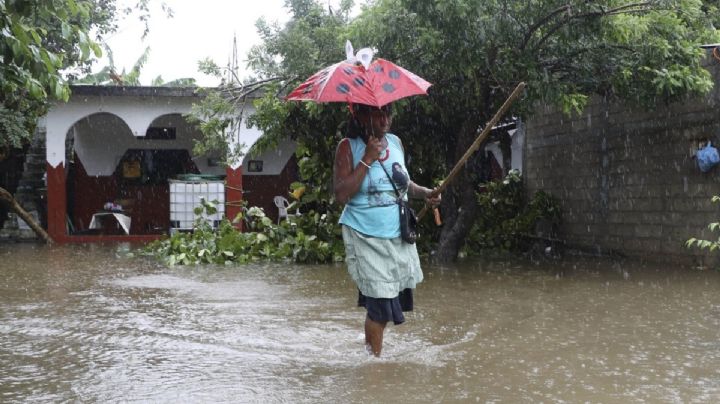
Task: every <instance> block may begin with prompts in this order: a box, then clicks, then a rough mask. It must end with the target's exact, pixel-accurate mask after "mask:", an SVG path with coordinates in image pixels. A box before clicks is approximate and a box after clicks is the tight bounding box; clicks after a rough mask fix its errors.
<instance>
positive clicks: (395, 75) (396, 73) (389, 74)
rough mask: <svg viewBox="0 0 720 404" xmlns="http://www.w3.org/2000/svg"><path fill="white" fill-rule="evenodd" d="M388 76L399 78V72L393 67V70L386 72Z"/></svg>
mask: <svg viewBox="0 0 720 404" xmlns="http://www.w3.org/2000/svg"><path fill="white" fill-rule="evenodd" d="M388 76H390V78H391V79H395V80H397V79H399V78H400V72H399V71H397V70H395V69H393V70H390V72H389V73H388Z"/></svg>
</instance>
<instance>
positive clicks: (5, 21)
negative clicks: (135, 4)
mask: <svg viewBox="0 0 720 404" xmlns="http://www.w3.org/2000/svg"><path fill="white" fill-rule="evenodd" d="M113 15H114V8H112V7H109V5H108V2H107V1H104V0H96V1H83V0H51V1H45V2H33V1H0V31H2V34H1V35H0V55H2V60H3V63H2V64H0V133H1V134H2V136H1V137H0V147H21V146H22V145H23V143H24V142H25V141H27V139H28V138H29V137H30V136H31V134H32V130H33V128H34V126H35V122H36V120H37V117H38V116H40V115H41V114H42V113H43V112H44V111H45V107H46V102H47V100H48V99H49V98H54V99H59V100H67V98H68V97H69V95H70V91H69V89H68V86H67V84H66V82H65V80H64V78H63V77H62V73H61V71H62V69H65V68H67V67H71V66H75V65H78V64H82V63H83V62H85V61H88V60H89V59H90V57H91V54H94V55H96V56H99V55H100V54H101V51H100V48H99V47H98V45H97V44H96V43H95V42H94V41H93V40H92V39H91V38H90V36H89V34H88V32H89V31H90V29H91V28H93V27H98V29H99V31H101V32H104V31H106V30H108V29H110V24H111V22H112V18H113Z"/></svg>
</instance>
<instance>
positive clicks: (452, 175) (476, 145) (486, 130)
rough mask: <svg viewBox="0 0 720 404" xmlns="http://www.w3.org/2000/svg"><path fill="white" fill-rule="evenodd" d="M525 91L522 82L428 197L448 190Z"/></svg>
mask: <svg viewBox="0 0 720 404" xmlns="http://www.w3.org/2000/svg"><path fill="white" fill-rule="evenodd" d="M523 89H525V83H524V82H520V84H518V85H517V87H515V90H513V92H512V93H511V94H510V96H509V97H508V98H507V100H505V103H503V105H502V106H501V107H500V109H499V110H498V111H497V112H496V113H495V115H494V116H493V117H492V119H491V120H490V122H488V123H487V125H485V128H483V130H482V132H480V135H478V137H477V138H476V139H475V141H474V142H473V143H472V144H471V145H470V147H469V148H468V149H467V151H465V154H464V155H463V156H462V158H460V160H459V161H458V162H457V163H456V164H455V167H453V169H452V170H451V171H450V174H448V175H447V177H445V179H444V180H443V182H442V183H441V184H440V186H439V187H437V188H435V190H433V192H432V193H431V194H430V195H429V196H428V197H429V198H432V197H434V196H436V195H438V194H440V193H442V192H443V191H444V190H445V188H447V186H448V184H449V183H450V181H452V180H453V179H455V177H456V176H457V175H458V173H459V172H460V171H461V170H462V169H463V167H464V166H465V163H466V162H467V161H468V159H469V158H470V157H471V156H472V155H473V154H474V153H475V152H476V151H477V149H479V148H480V145H481V144H482V142H484V141H485V139H486V138H487V137H488V136H489V135H490V131H491V130H492V128H494V127H495V125H497V123H498V121H500V118H502V117H503V115H505V113H506V112H507V110H508V109H510V105H512V103H513V102H514V101H515V99H516V98H517V97H518V96H520V93H521V92H522V91H523ZM429 206H430V205H429V204H427V203H426V204H425V206H423V208H422V210H421V211H420V213H418V220H420V219H422V217H423V216H425V213H427V210H428V207H429Z"/></svg>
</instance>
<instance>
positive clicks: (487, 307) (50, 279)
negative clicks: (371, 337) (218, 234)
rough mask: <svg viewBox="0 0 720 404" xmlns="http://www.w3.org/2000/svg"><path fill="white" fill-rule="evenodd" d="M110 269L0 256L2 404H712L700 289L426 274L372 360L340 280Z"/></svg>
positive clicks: (595, 278)
mask: <svg viewBox="0 0 720 404" xmlns="http://www.w3.org/2000/svg"><path fill="white" fill-rule="evenodd" d="M122 255H123V254H118V247H102V246H83V247H80V246H72V247H54V248H47V247H40V246H33V245H15V244H5V245H0V402H38V401H41V402H42V401H45V402H58V401H90V402H96V401H100V402H106V401H164V402H167V401H195V402H203V401H213V402H278V401H280V402H282V401H288V402H458V401H469V402H474V401H479V402H528V401H531V402H536V401H571V402H580V401H591V402H627V401H649V402H658V401H659V402H692V401H696V402H714V401H717V400H718V399H720V366H718V364H720V342H718V341H719V339H718V337H719V335H718V334H719V331H718V330H719V329H720V328H719V326H720V293H718V290H719V289H720V288H718V286H719V285H720V275H719V274H718V273H717V272H714V271H705V272H698V271H691V270H684V271H681V270H675V269H673V268H652V267H641V266H639V265H636V264H628V263H624V264H621V263H617V262H608V261H597V260H596V261H578V260H575V261H568V262H564V263H562V264H558V263H554V264H552V266H551V265H549V264H548V265H547V266H536V265H532V264H526V263H523V262H521V261H517V262H490V261H473V262H463V263H460V264H456V265H447V266H426V268H425V272H426V281H425V283H423V284H422V285H421V286H420V287H419V288H418V290H417V291H416V311H415V312H414V313H412V314H409V315H408V322H407V323H405V324H403V325H401V326H398V327H393V326H390V327H389V328H388V332H387V335H386V341H385V347H384V350H383V357H382V358H380V359H375V358H372V357H369V356H367V355H366V354H365V351H364V347H363V336H362V334H361V325H362V321H363V316H364V314H363V311H362V310H361V309H358V308H356V307H354V303H355V298H356V291H355V289H354V286H353V285H352V283H351V282H350V281H349V279H348V277H347V275H346V272H345V270H344V267H342V266H302V267H297V266H291V265H287V264H258V265H249V266H246V267H242V268H225V267H212V268H211V267H198V268H166V267H164V266H162V265H159V264H157V263H155V262H152V261H148V260H144V259H137V258H135V259H128V258H124V257H123V256H122Z"/></svg>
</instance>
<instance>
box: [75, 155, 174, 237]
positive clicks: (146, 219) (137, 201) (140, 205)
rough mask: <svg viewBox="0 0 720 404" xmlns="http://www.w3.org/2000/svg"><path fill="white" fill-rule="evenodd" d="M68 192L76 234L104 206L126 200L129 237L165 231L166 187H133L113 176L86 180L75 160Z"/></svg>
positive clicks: (86, 177) (137, 185) (167, 201)
mask: <svg viewBox="0 0 720 404" xmlns="http://www.w3.org/2000/svg"><path fill="white" fill-rule="evenodd" d="M71 176H72V178H71V187H69V188H68V208H69V210H68V211H69V212H70V215H71V217H72V219H73V225H74V226H75V230H76V231H78V230H86V229H88V226H89V225H90V220H91V219H92V215H93V214H94V213H96V212H98V211H100V210H102V208H103V205H104V204H105V203H106V202H111V201H117V200H120V199H123V200H128V201H129V202H130V203H131V206H130V207H129V208H128V210H127V212H126V214H127V215H128V216H130V218H131V219H132V222H131V226H130V234H133V235H136V234H158V233H165V232H167V231H168V226H169V223H170V196H169V187H168V185H167V184H152V185H150V184H132V183H127V182H123V181H121V180H118V178H117V177H116V176H114V175H113V176H97V177H96V176H89V175H88V174H87V172H86V171H85V168H84V167H83V165H82V162H81V161H80V159H79V158H77V157H76V159H75V163H74V166H73V169H72V170H71Z"/></svg>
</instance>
